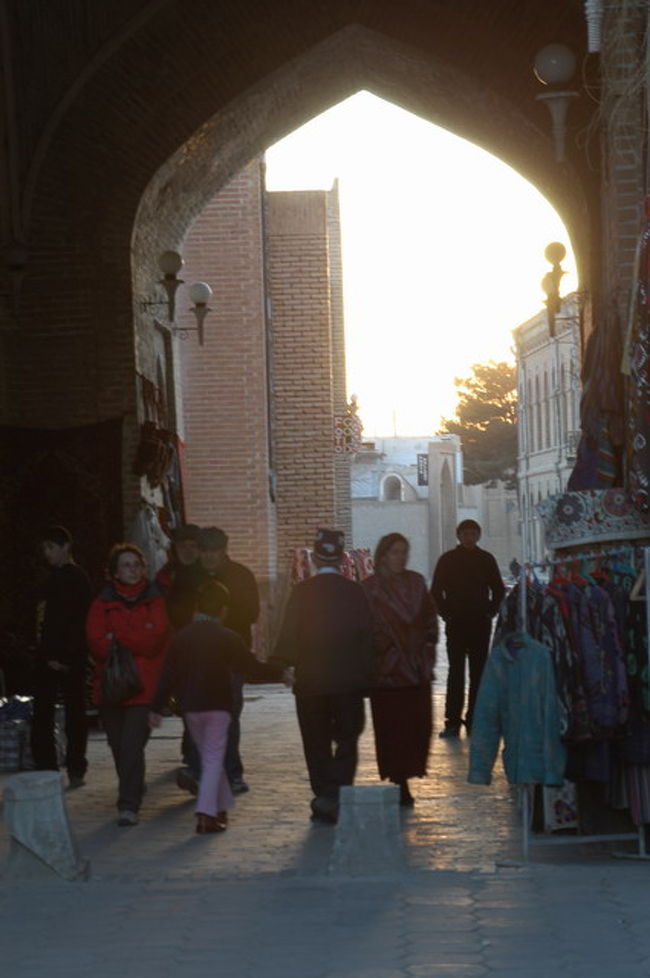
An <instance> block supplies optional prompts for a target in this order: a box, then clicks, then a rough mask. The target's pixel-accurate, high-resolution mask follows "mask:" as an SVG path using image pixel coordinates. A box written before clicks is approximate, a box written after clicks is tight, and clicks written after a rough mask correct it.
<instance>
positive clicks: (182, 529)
mask: <svg viewBox="0 0 650 978" xmlns="http://www.w3.org/2000/svg"><path fill="white" fill-rule="evenodd" d="M199 533H200V529H199V527H198V526H197V525H196V523H182V524H181V525H180V526H177V527H175V529H174V530H172V553H171V556H170V559H169V560H168V561H167V563H166V564H165V565H164V567H161V568H160V570H159V571H158V573H157V574H156V584H157V585H158V587H159V588H160V590H161V591H162V593H163V594H164V595H165V604H166V606H167V615H168V617H169V621H170V623H171V624H172V626H173V628H174V629H178V628H182V627H183V626H184V625H188V624H189V623H190V622H191V621H192V616H193V615H194V608H195V606H196V595H197V591H198V589H199V587H200V585H201V580H202V578H203V568H202V566H201V561H200V560H199Z"/></svg>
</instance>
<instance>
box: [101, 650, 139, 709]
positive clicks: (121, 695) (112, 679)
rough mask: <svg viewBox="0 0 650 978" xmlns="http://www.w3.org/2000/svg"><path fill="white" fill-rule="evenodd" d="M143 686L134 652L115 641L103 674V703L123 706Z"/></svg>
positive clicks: (104, 704)
mask: <svg viewBox="0 0 650 978" xmlns="http://www.w3.org/2000/svg"><path fill="white" fill-rule="evenodd" d="M143 688H144V687H143V685H142V680H141V679H140V673H139V672H138V669H137V666H136V664H135V660H134V658H133V654H132V653H131V652H130V651H129V649H126V648H124V646H123V645H120V643H119V642H116V641H113V645H112V646H111V651H110V652H109V655H108V659H107V660H106V665H105V666H104V672H103V674H102V705H103V706H122V704H123V703H126V702H127V700H130V699H133V697H134V696H137V695H138V693H141V692H142V690H143Z"/></svg>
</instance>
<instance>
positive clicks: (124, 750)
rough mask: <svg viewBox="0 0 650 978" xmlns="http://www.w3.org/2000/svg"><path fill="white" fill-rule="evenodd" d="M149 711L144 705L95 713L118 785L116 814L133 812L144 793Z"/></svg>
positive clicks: (108, 708)
mask: <svg viewBox="0 0 650 978" xmlns="http://www.w3.org/2000/svg"><path fill="white" fill-rule="evenodd" d="M149 710H150V707H149V706H147V705H146V704H145V705H144V706H102V707H100V710H99V715H100V717H101V721H102V724H103V726H104V730H105V731H106V738H107V740H108V745H109V747H110V748H111V752H112V754H113V760H114V761H115V770H116V771H117V777H118V782H119V787H118V795H117V808H118V811H130V812H137V811H139V810H140V804H141V803H142V795H143V794H144V770H145V768H144V749H145V747H146V744H147V741H148V740H149V734H150V732H151V731H150V727H149Z"/></svg>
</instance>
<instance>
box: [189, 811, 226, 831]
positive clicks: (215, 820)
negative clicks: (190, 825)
mask: <svg viewBox="0 0 650 978" xmlns="http://www.w3.org/2000/svg"><path fill="white" fill-rule="evenodd" d="M225 830H226V825H225V822H221V821H220V820H219V816H218V815H206V814H205V813H204V812H197V813H196V831H197V833H198V834H199V835H209V834H210V833H211V832H225Z"/></svg>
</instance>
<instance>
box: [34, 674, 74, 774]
mask: <svg viewBox="0 0 650 978" xmlns="http://www.w3.org/2000/svg"><path fill="white" fill-rule="evenodd" d="M57 702H62V703H63V705H64V707H65V735H66V739H67V745H66V752H65V766H66V770H67V772H68V774H69V775H70V777H78V778H83V776H84V775H85V773H86V769H87V767H88V762H87V760H86V745H87V742H88V724H87V720H86V664H85V661H84V662H81V663H75V664H74V666H72V667H71V668H70V669H69V670H68V671H67V672H63V671H59V670H55V669H50V667H49V666H48V665H47V663H39V664H38V665H37V667H36V674H35V676H34V715H33V718H32V738H31V739H32V755H33V758H34V765H35V767H36V769H37V770H38V771H58V769H59V763H58V758H57V751H56V738H55V732H54V713H55V706H56V704H57Z"/></svg>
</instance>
